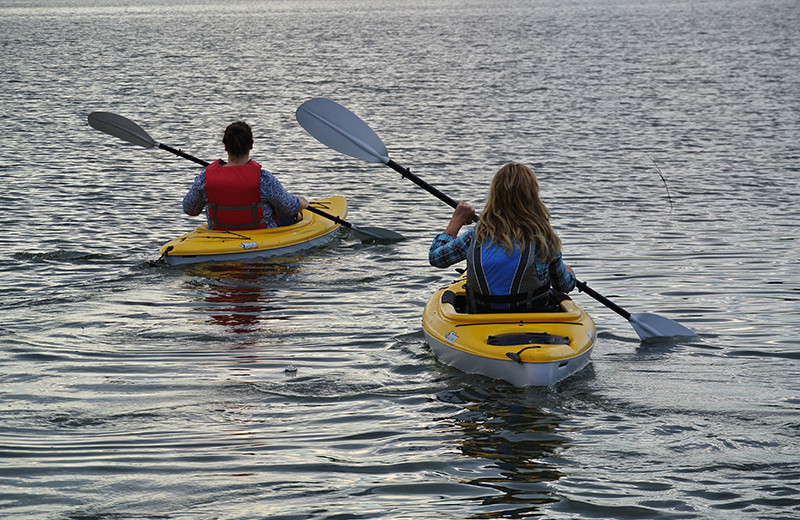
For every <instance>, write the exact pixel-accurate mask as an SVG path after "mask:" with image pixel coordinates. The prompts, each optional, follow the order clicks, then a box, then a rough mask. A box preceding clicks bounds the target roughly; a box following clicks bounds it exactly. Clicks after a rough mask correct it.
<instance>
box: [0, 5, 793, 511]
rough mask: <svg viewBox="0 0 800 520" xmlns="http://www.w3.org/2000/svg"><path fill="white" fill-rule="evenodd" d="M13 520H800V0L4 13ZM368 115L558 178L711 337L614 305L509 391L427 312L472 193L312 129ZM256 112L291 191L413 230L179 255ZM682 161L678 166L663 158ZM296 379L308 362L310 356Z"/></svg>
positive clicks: (607, 249) (604, 248) (659, 296)
mask: <svg viewBox="0 0 800 520" xmlns="http://www.w3.org/2000/svg"><path fill="white" fill-rule="evenodd" d="M0 21H1V22H2V23H0V45H2V53H1V54H0V70H1V71H2V72H0V113H1V114H2V118H0V133H1V134H2V139H0V179H1V180H2V190H0V203H2V206H3V207H5V208H6V209H5V210H4V211H3V212H2V217H0V218H2V224H3V233H2V235H0V244H2V249H1V250H0V277H2V278H1V280H2V284H1V285H0V338H2V347H0V516H2V517H3V518H9V519H48V520H51V519H52V520H78V519H80V520H88V519H114V520H119V519H141V518H148V519H164V518H170V519H172V518H187V519H188V518H191V519H201V520H207V519H208V520H210V519H252V518H274V519H307V518H310V519H345V518H349V519H365V518H386V519H389V518H391V519H398V518H402V519H411V518H414V519H418V518H419V519H421V518H450V519H465V518H475V519H478V518H528V517H541V518H558V519H565V518H576V519H577V518H659V519H700V518H702V519H705V518H719V519H729V518H759V519H789V518H798V517H800V341H798V335H797V330H798V327H800V312H799V311H800V308H799V307H798V300H800V274H798V273H800V261H798V257H799V256H800V254H799V253H800V247H798V222H799V221H800V209H799V208H800V206H799V205H798V199H799V198H800V43H799V42H800V4H798V2H796V0H774V1H769V0H763V1H759V0H730V1H714V0H707V1H690V0H597V1H592V2H579V1H567V2H561V1H554V0H541V1H536V2H533V1H524V0H509V1H503V2H475V1H469V0H467V1H455V0H443V1H439V2H435V3H434V2H422V1H399V2H388V1H383V0H378V1H373V2H366V1H361V0H343V1H335V0H330V1H321V0H320V1H288V0H286V1H258V2H257V1H244V0H228V1H225V2H222V1H219V0H175V1H171V2H157V1H155V0H128V1H123V0H31V1H27V0H26V1H22V0H5V1H2V2H0ZM318 96H323V97H328V98H331V99H333V100H335V101H337V102H339V103H341V104H343V105H345V106H347V107H348V108H350V109H351V110H353V111H354V112H355V113H356V114H358V115H359V116H360V117H361V118H362V119H364V120H365V121H366V122H368V123H369V125H370V126H371V127H372V128H373V129H375V131H376V132H377V133H378V135H379V136H381V138H382V139H383V140H384V142H385V143H386V145H387V147H388V148H389V152H390V155H391V157H392V158H393V159H394V160H395V161H396V162H398V163H400V164H402V165H404V166H407V167H409V168H411V170H412V171H413V172H415V173H416V174H417V175H419V176H420V177H422V178H423V179H425V180H427V181H428V182H430V183H431V184H433V185H434V186H436V187H438V188H439V189H441V190H442V191H443V192H445V193H447V194H448V195H450V196H451V197H453V198H455V199H463V200H467V201H470V202H472V203H473V204H476V205H478V206H479V207H480V206H481V205H482V203H483V200H484V197H485V193H486V189H487V187H488V184H489V180H490V178H491V175H492V174H493V173H494V171H496V170H497V168H498V167H499V166H500V165H502V164H504V163H505V162H507V161H510V160H516V161H520V162H524V163H526V164H529V165H531V166H533V167H534V168H535V169H536V171H537V173H538V175H539V178H540V182H541V184H542V188H543V198H544V199H545V202H546V203H547V204H548V206H549V208H550V210H551V212H552V214H553V223H554V226H555V227H556V229H557V230H558V232H559V233H560V235H561V237H562V239H563V242H564V254H565V257H566V259H567V261H568V262H569V263H570V264H572V265H573V267H574V268H575V270H576V272H577V273H578V275H579V277H580V278H581V279H583V280H585V281H586V282H587V283H588V284H589V285H590V286H592V287H593V288H594V289H596V290H597V291H599V292H601V293H603V294H604V295H606V296H608V297H610V298H611V299H612V300H614V301H615V302H616V303H618V304H620V305H622V306H623V307H625V308H626V309H628V310H630V311H631V312H653V313H658V314H660V315H663V316H666V317H668V318H670V319H673V320H676V321H678V322H680V323H682V324H684V325H687V326H689V327H691V328H692V329H694V330H696V331H697V332H698V334H699V337H698V338H695V339H692V340H682V341H663V342H655V343H641V342H640V341H639V339H638V337H637V335H636V333H635V332H634V331H633V329H632V328H631V327H630V324H629V323H628V322H626V321H625V320H624V319H622V318H620V317H619V316H617V315H616V314H614V313H613V312H612V311H610V310H609V309H607V308H606V307H604V306H602V305H601V304H599V303H597V302H596V301H594V300H592V299H591V298H589V297H588V296H586V295H584V294H580V293H578V294H575V295H574V299H576V300H577V301H578V302H579V303H581V304H582V305H583V306H584V307H585V308H586V309H587V310H588V311H589V312H590V313H591V314H592V316H593V317H594V319H595V321H596V323H597V325H598V332H599V340H598V343H597V345H596V347H595V350H594V352H593V355H592V362H591V364H590V365H589V366H588V367H587V368H586V369H585V370H583V371H581V372H580V373H579V374H577V375H575V376H573V377H571V378H569V379H567V380H565V381H563V382H562V383H560V384H558V385H556V386H555V387H552V388H514V387H510V386H508V385H506V384H504V383H502V382H499V381H494V380H491V379H487V378H484V377H481V376H475V375H465V374H462V373H460V372H458V371H457V370H454V369H451V368H448V367H446V366H443V365H441V364H440V363H438V362H437V361H436V360H435V358H433V356H432V354H431V351H430V349H429V348H428V346H427V345H426V343H425V340H424V337H423V335H422V331H421V325H420V320H421V314H422V309H423V306H424V304H425V302H426V300H427V298H428V297H429V295H430V294H431V293H433V291H434V290H435V289H437V288H438V287H440V286H441V285H442V284H443V283H445V282H447V281H449V280H451V279H453V277H454V275H455V272H454V271H453V270H450V269H448V270H437V269H434V268H432V267H430V266H429V265H428V264H427V249H428V245H429V243H430V241H431V240H432V238H433V236H434V235H435V234H436V233H437V232H439V231H440V230H442V229H443V228H444V226H445V225H446V223H447V221H448V218H449V215H450V213H451V209H450V208H449V207H447V206H446V205H444V204H442V203H440V202H439V201H438V200H436V199H435V198H433V197H431V196H430V195H429V194H428V193H426V192H424V191H423V190H421V189H419V188H417V187H416V186H415V185H413V184H412V183H410V182H408V181H406V180H404V179H402V178H401V177H400V176H399V175H397V174H396V173H394V172H392V171H391V170H390V169H388V168H386V167H384V166H383V165H380V164H377V165H376V164H368V163H363V162H361V161H358V160H356V159H352V158H349V157H346V156H343V155H340V154H338V153H336V152H334V151H332V150H330V149H327V148H326V147H324V146H323V145H321V144H320V143H318V142H317V141H315V140H314V139H313V138H311V137H310V136H309V135H308V134H307V133H305V131H304V130H303V129H302V128H301V127H300V126H299V125H298V124H297V122H296V121H295V119H294V111H295V110H296V108H297V107H298V106H299V105H300V104H301V103H303V102H304V101H306V100H308V99H310V98H313V97H318ZM95 110H104V111H111V112H116V113H119V114H121V115H124V116H126V117H129V118H131V119H132V120H134V121H135V122H137V123H139V124H140V125H141V126H143V127H144V128H145V129H146V130H147V131H148V132H149V133H150V135H152V136H153V138H154V139H156V140H157V141H161V142H164V143H165V144H169V145H170V146H174V147H176V148H180V149H183V150H184V151H186V152H188V153H191V154H193V155H197V156H199V157H202V158H204V159H207V160H212V159H214V158H216V157H219V156H220V154H222V153H223V150H222V146H221V143H220V139H221V133H222V130H223V128H224V127H225V126H226V125H227V124H228V123H230V122H231V121H234V120H236V119H245V120H246V121H248V122H249V123H250V124H251V125H252V126H253V127H254V130H255V134H256V146H255V149H254V152H253V157H254V158H255V159H256V160H258V161H259V162H261V163H262V164H264V165H265V167H267V168H269V169H270V170H271V171H273V172H275V173H276V175H278V177H279V178H280V179H281V180H282V182H283V183H284V185H285V186H287V188H289V189H290V190H291V191H294V192H296V193H302V194H305V195H307V196H308V197H309V198H320V197H325V196H328V195H332V194H341V195H345V196H346V197H347V199H348V202H349V206H350V213H349V216H348V220H349V221H350V222H352V223H354V224H356V225H361V226H370V225H371V226H380V227H384V228H388V229H392V230H394V231H397V232H400V233H403V234H404V235H405V236H406V237H407V240H406V241H404V242H400V243H396V244H382V245H374V244H372V245H371V244H362V243H360V242H359V241H357V240H356V239H354V238H353V237H352V236H350V235H348V234H347V233H346V232H344V231H343V232H341V233H340V234H339V235H338V236H337V238H336V239H335V240H334V241H333V242H332V243H331V244H330V245H329V246H327V247H324V248H321V249H318V250H315V251H313V252H309V253H308V254H306V255H303V256H297V257H293V258H287V259H282V260H280V261H274V262H263V263H251V264H235V263H231V264H212V265H200V266H194V267H187V268H169V267H165V266H158V267H154V266H151V265H150V263H149V261H152V260H155V259H156V258H157V257H158V248H159V246H160V245H161V244H163V243H164V242H166V241H168V240H169V239H171V238H173V237H175V236H178V235H180V234H182V233H184V232H186V231H188V230H190V229H192V228H193V227H194V226H195V225H197V224H198V223H200V222H201V219H200V218H197V217H195V218H192V217H188V216H185V215H183V214H182V213H181V207H180V201H181V198H182V197H183V194H184V193H185V192H186V190H187V189H188V188H189V186H190V184H191V181H192V179H193V177H194V175H195V174H196V173H197V171H198V170H197V168H196V167H195V165H193V164H192V163H190V162H188V161H185V160H183V159H180V158H178V157H174V156H172V155H171V154H169V153H167V152H164V151H160V150H157V149H155V150H145V149H143V148H139V147H135V146H132V145H128V144H126V143H124V142H122V141H120V140H118V139H115V138H113V137H110V136H108V135H105V134H103V133H100V132H97V131H95V130H93V129H91V128H90V127H89V126H88V125H87V121H86V116H87V115H88V114H89V113H90V112H92V111H95ZM662 177H663V179H662ZM290 365H291V366H294V367H295V368H296V372H287V371H286V370H285V369H286V368H287V367H289V366H290Z"/></svg>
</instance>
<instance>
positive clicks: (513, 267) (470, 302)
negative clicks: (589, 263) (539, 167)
mask: <svg viewBox="0 0 800 520" xmlns="http://www.w3.org/2000/svg"><path fill="white" fill-rule="evenodd" d="M474 218H475V208H474V207H472V206H470V205H469V204H466V203H464V202H459V203H458V206H457V207H456V209H455V211H454V212H453V216H452V218H451V219H450V223H449V224H448V225H447V228H446V229H445V230H444V232H443V233H440V234H439V235H437V236H436V237H435V238H434V240H433V243H432V244H431V247H430V251H429V253H428V259H429V261H430V263H431V265H433V266H434V267H449V266H451V265H453V264H455V263H456V262H460V261H461V260H465V259H466V261H467V287H466V289H467V310H468V312H497V311H501V312H502V311H508V310H512V311H518V312H526V311H531V312H533V311H544V310H553V309H555V307H556V306H555V305H554V303H556V302H557V300H559V299H560V300H563V299H564V298H566V295H565V294H557V293H554V294H553V295H552V297H551V292H553V291H551V290H550V288H551V286H552V288H553V289H555V291H558V292H560V293H567V292H569V291H571V290H572V289H574V288H575V284H576V279H575V274H574V273H573V271H572V268H571V267H570V266H569V265H567V264H565V263H564V261H563V259H562V256H561V239H560V238H559V237H558V235H557V234H556V232H555V230H554V229H553V227H552V226H551V225H550V212H549V211H548V209H547V206H545V204H544V202H542V200H541V199H540V198H539V182H538V180H537V179H536V174H535V173H534V172H533V170H532V169H530V168H529V167H527V166H524V165H522V164H517V163H509V164H506V165H505V166H503V167H502V168H500V170H498V171H497V173H496V174H495V175H494V177H493V178H492V183H491V185H490V187H489V194H488V197H487V200H486V207H485V208H484V209H483V212H482V213H481V216H480V220H479V222H478V225H477V226H475V227H474V228H471V229H469V230H468V231H467V232H465V233H463V234H462V235H458V233H459V231H460V230H461V228H462V227H463V226H465V225H469V224H471V223H472V221H473V220H474Z"/></svg>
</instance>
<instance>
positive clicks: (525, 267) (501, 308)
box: [466, 240, 550, 312]
mask: <svg viewBox="0 0 800 520" xmlns="http://www.w3.org/2000/svg"><path fill="white" fill-rule="evenodd" d="M466 288H467V311H468V312H533V311H543V310H546V309H547V304H548V295H549V292H550V279H549V278H545V279H541V278H540V277H539V273H538V271H537V269H536V252H535V247H534V244H532V243H531V242H526V243H525V244H524V246H520V245H519V244H515V247H514V250H513V251H512V252H511V254H510V255H509V254H508V252H507V251H506V250H505V248H503V246H502V245H500V244H496V243H494V242H493V241H491V240H487V241H485V242H483V243H480V244H479V243H477V240H472V242H471V243H470V245H469V249H468V250H467V287H466Z"/></svg>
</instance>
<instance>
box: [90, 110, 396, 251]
mask: <svg viewBox="0 0 800 520" xmlns="http://www.w3.org/2000/svg"><path fill="white" fill-rule="evenodd" d="M89 125H90V126H91V127H92V128H95V129H97V130H100V131H101V132H105V133H107V134H109V135H113V136H114V137H119V138H120V139H122V140H124V141H128V142H129V143H133V144H135V145H138V146H142V147H144V148H154V147H158V148H161V149H162V150H166V151H168V152H170V153H173V154H175V155H177V156H180V157H183V158H184V159H188V160H190V161H194V162H196V163H197V164H199V165H201V166H208V164H209V163H208V162H206V161H204V160H202V159H198V158H197V157H194V156H192V155H189V154H188V153H185V152H182V151H181V150H178V149H175V148H173V147H171V146H168V145H166V144H163V143H159V142H156V141H155V140H154V139H153V138H152V137H150V135H148V133H147V132H146V131H145V130H144V129H143V128H142V127H140V126H139V125H137V124H136V123H134V122H133V121H131V120H130V119H128V118H126V117H123V116H120V115H117V114H112V113H111V112H92V113H91V114H89ZM308 211H310V212H312V213H316V214H317V215H319V216H321V217H323V218H326V219H328V220H332V221H334V222H336V223H337V224H340V225H342V226H344V227H346V228H349V229H350V230H351V231H352V232H353V234H354V235H355V236H356V237H358V238H359V239H360V240H379V241H397V240H404V239H405V237H404V236H403V235H401V234H399V233H396V232H394V231H390V230H388V229H382V228H379V227H356V226H355V225H353V224H351V223H350V222H347V221H346V220H344V219H342V218H339V217H337V216H336V215H331V214H330V213H326V212H325V211H322V210H321V209H319V208H316V207H314V206H309V207H308Z"/></svg>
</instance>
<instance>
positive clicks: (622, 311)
mask: <svg viewBox="0 0 800 520" xmlns="http://www.w3.org/2000/svg"><path fill="white" fill-rule="evenodd" d="M577 286H578V290H579V291H583V292H585V293H586V294H588V295H589V296H591V297H592V298H594V299H595V300H597V301H599V302H600V303H602V304H603V305H605V306H606V307H608V308H609V309H611V310H612V311H614V312H616V313H617V314H619V315H620V316H622V317H623V318H625V319H626V320H630V319H631V313H630V312H628V311H626V310H625V309H623V308H622V307H620V306H619V305H617V304H616V303H614V302H612V301H611V300H609V299H608V298H606V297H605V296H603V295H602V294H600V293H599V292H597V291H595V290H594V289H592V288H591V287H589V286H588V285H586V283H584V282H582V281H580V280H578V283H577Z"/></svg>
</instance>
